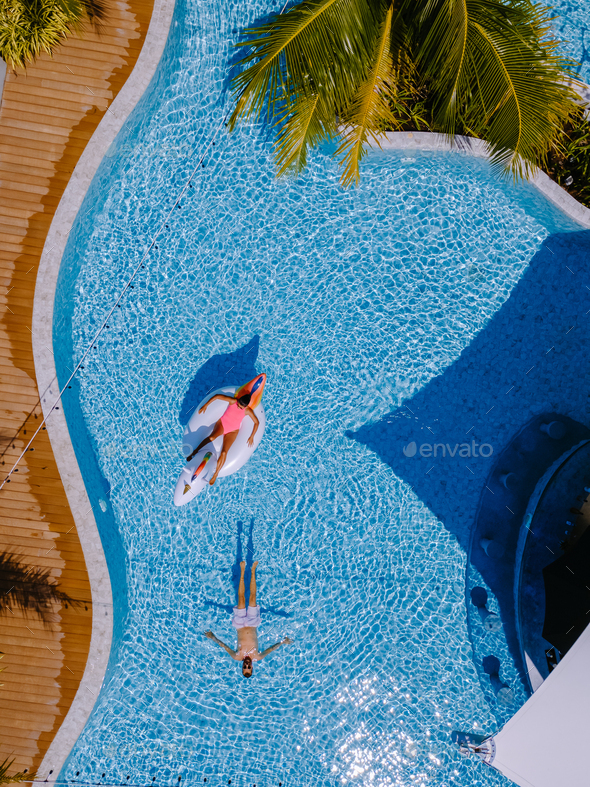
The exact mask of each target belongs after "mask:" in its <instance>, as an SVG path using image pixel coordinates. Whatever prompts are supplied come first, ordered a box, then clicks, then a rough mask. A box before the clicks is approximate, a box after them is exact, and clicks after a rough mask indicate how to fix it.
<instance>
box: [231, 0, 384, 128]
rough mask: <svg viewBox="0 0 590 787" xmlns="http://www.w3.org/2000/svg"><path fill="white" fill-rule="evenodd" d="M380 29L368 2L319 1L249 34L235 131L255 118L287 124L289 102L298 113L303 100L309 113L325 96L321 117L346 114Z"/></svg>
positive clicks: (236, 86)
mask: <svg viewBox="0 0 590 787" xmlns="http://www.w3.org/2000/svg"><path fill="white" fill-rule="evenodd" d="M377 24H378V20H377V19H376V18H375V15H374V13H373V10H372V6H371V4H370V3H368V2H367V1H366V0H314V1H312V2H307V1H306V2H302V3H299V4H298V5H297V6H294V7H293V8H291V9H290V10H289V11H288V12H287V13H286V14H283V15H280V16H278V17H274V18H273V19H271V20H270V21H269V22H266V23H264V24H262V25H260V26H257V27H252V28H249V29H247V30H246V31H245V32H244V40H243V41H241V42H240V43H239V44H237V46H238V47H241V48H242V49H244V55H243V56H242V57H241V58H240V59H239V61H238V64H237V65H238V67H241V68H242V69H243V70H241V71H240V72H239V73H238V74H237V75H236V76H235V77H234V79H233V80H232V88H233V91H234V95H235V97H236V107H235V109H234V111H233V113H232V115H231V117H230V120H229V127H230V129H233V128H234V126H235V125H236V123H237V122H238V120H239V119H242V120H247V119H250V118H252V117H253V118H254V119H256V120H267V121H273V120H274V119H275V118H277V117H281V118H283V120H284V121H285V120H287V117H288V116H287V115H286V112H285V102H287V103H288V104H289V109H290V110H291V111H296V103H297V99H298V98H300V99H301V101H302V103H303V105H304V109H305V107H307V100H308V99H309V97H310V96H319V99H318V104H317V109H316V111H317V112H318V113H320V114H322V113H323V112H328V113H329V114H331V115H332V116H333V115H334V111H335V110H336V112H338V111H342V110H343V109H344V108H345V107H346V106H347V105H348V103H349V101H350V98H351V96H352V95H354V92H355V90H356V87H357V85H358V83H359V81H360V80H361V79H362V78H363V76H364V74H365V71H366V65H365V63H366V62H367V59H368V55H369V54H370V53H371V52H372V49H373V34H374V31H375V29H376V28H377ZM287 87H288V88H289V95H287V94H286V89H287Z"/></svg>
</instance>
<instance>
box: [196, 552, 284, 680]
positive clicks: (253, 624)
mask: <svg viewBox="0 0 590 787" xmlns="http://www.w3.org/2000/svg"><path fill="white" fill-rule="evenodd" d="M257 565H258V561H256V562H255V563H252V577H251V579H250V599H249V601H248V606H247V607H246V587H245V584H244V573H245V571H246V562H245V561H244V560H243V561H242V562H241V563H240V584H239V586H238V606H237V607H234V614H233V618H232V624H233V625H234V626H235V628H236V629H237V632H238V648H237V650H232V649H231V648H230V647H229V646H228V645H226V644H225V642H222V641H221V640H220V639H218V638H217V637H216V636H215V634H214V633H213V632H212V631H206V632H205V636H206V637H208V638H209V639H212V640H213V642H215V643H217V645H219V646H220V647H221V648H223V649H224V650H225V652H226V653H227V654H228V655H229V656H231V657H232V659H234V660H235V661H241V662H242V675H243V676H244V677H245V678H250V677H252V662H254V661H262V659H265V658H266V657H267V656H268V655H269V654H270V653H272V652H273V650H277V649H278V648H280V647H281V645H290V644H291V643H292V642H293V640H292V639H289V637H285V639H283V640H281V641H280V642H277V643H276V644H275V645H271V646H270V648H266V650H263V651H262V653H260V651H259V650H258V631H257V630H256V629H257V628H258V626H259V625H260V622H261V618H260V607H258V606H256V566H257Z"/></svg>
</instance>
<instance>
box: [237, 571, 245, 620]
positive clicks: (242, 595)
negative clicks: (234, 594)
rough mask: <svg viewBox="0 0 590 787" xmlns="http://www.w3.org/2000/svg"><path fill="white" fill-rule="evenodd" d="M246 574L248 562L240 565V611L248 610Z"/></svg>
mask: <svg viewBox="0 0 590 787" xmlns="http://www.w3.org/2000/svg"><path fill="white" fill-rule="evenodd" d="M245 573H246V561H245V560H242V562H241V563H240V584H239V585H238V609H246V585H245V584H244V574H245Z"/></svg>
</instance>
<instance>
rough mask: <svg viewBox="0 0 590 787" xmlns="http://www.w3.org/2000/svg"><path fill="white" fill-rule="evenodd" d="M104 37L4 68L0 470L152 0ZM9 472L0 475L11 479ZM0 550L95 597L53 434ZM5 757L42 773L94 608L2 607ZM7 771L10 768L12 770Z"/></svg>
mask: <svg viewBox="0 0 590 787" xmlns="http://www.w3.org/2000/svg"><path fill="white" fill-rule="evenodd" d="M109 5H110V12H109V18H108V19H107V20H106V22H105V25H104V29H103V31H102V33H101V34H100V35H97V34H95V33H93V32H88V33H87V34H86V35H85V36H84V38H83V39H77V38H75V37H73V38H70V39H69V40H68V41H67V42H66V43H65V44H64V45H63V46H61V47H60V49H59V50H58V51H56V52H55V54H54V57H53V58H50V57H48V56H45V55H44V56H42V57H41V58H39V60H38V61H37V63H36V64H35V65H32V66H30V67H29V68H28V69H27V71H26V73H25V72H19V73H18V74H14V73H11V72H9V73H8V74H7V77H6V83H5V86H4V94H3V97H2V105H1V108H0V454H2V457H1V459H0V463H1V466H0V472H1V471H4V472H5V471H6V470H8V469H9V468H10V467H11V466H12V464H13V461H14V458H15V457H16V456H18V455H19V454H20V452H21V451H22V449H23V448H24V446H25V445H26V442H27V440H28V438H30V436H31V434H32V431H33V429H34V428H35V426H36V424H38V423H39V421H38V420H37V419H38V418H39V416H40V413H41V410H40V407H39V392H38V390H37V383H36V379H35V370H34V365H33V351H32V341H31V337H32V334H31V327H32V326H31V319H32V313H33V295H34V289H35V278H36V274H37V267H38V264H39V259H40V256H41V251H42V248H43V244H44V242H45V237H46V235H47V232H48V229H49V225H50V223H51V220H52V218H53V215H54V213H55V210H56V207H57V205H58V203H59V200H60V198H61V195H62V194H63V191H64V189H65V187H66V185H67V183H68V180H69V177H70V175H71V173H72V171H73V169H74V167H75V165H76V163H77V161H78V159H79V157H80V155H81V153H82V151H83V150H84V147H85V146H86V143H87V142H88V140H89V139H90V137H91V136H92V133H93V132H94V130H95V128H96V127H97V125H98V123H99V122H100V120H101V118H102V117H103V115H104V113H105V112H106V111H107V107H108V106H109V105H110V104H111V102H112V101H113V99H114V98H115V96H116V95H117V93H118V92H119V90H120V89H121V87H122V86H123V84H124V83H125V80H126V79H127V77H128V76H129V74H130V73H131V70H132V69H133V66H134V64H135V61H136V60H137V57H138V55H139V52H140V49H141V47H142V45H143V41H144V38H145V34H146V32H147V28H148V25H149V20H150V16H151V13H152V0H118V1H117V2H114V0H111V3H110V4H109ZM4 472H2V473H1V475H0V477H1V478H4V477H5V475H4ZM0 551H7V552H11V553H14V554H16V555H18V556H19V557H20V558H21V559H22V561H23V562H25V563H27V564H28V565H35V566H47V567H50V568H51V570H52V575H53V576H54V577H55V578H56V579H57V580H58V581H59V584H60V586H61V588H62V589H63V590H65V591H66V592H67V593H69V595H70V596H72V597H75V598H77V599H82V600H84V601H85V602H90V587H89V583H88V576H87V572H86V564H85V561H84V556H83V553H82V549H81V546H80V542H79V539H78V535H77V532H76V527H75V525H74V520H73V518H72V514H71V512H70V509H69V506H68V501H67V498H66V495H65V492H64V489H63V486H62V483H61V480H60V477H59V473H58V470H57V466H56V463H55V459H54V457H53V453H52V450H51V445H50V443H49V439H48V437H47V432H46V431H42V432H41V433H40V435H39V437H38V438H37V439H36V441H35V443H34V451H33V452H30V453H28V454H27V457H26V461H23V462H21V464H20V466H19V468H18V473H16V474H14V475H13V477H12V480H11V482H10V483H9V484H7V485H6V486H5V487H4V489H3V490H2V491H1V492H0ZM0 615H1V617H0V651H1V652H2V653H4V654H5V655H4V657H3V658H2V660H1V661H0V668H4V672H2V674H0V684H2V686H1V687H0V760H2V759H4V757H6V756H10V757H14V758H15V763H14V768H15V769H18V770H24V769H25V768H27V769H29V770H34V769H36V768H38V766H39V765H40V763H41V760H42V758H43V755H44V754H45V752H46V751H47V748H48V747H49V744H50V743H51V741H52V739H53V737H54V735H55V733H56V732H57V730H58V728H59V726H60V724H61V722H62V721H63V719H64V716H65V714H66V713H67V711H68V709H69V707H70V704H71V702H72V699H73V697H74V695H75V693H76V691H77V689H78V686H79V684H80V679H81V677H82V674H83V671H84V667H85V664H86V659H87V655H88V648H89V644H90V633H91V625H92V609H91V605H90V603H85V605H84V606H82V607H81V608H79V609H72V608H71V607H70V608H68V609H65V608H61V609H59V610H57V612H56V618H55V623H54V624H53V625H52V626H51V627H50V628H48V627H44V626H43V624H42V623H41V622H40V621H39V620H37V619H35V618H32V617H29V618H28V619H27V618H25V617H23V615H21V614H19V612H18V611H17V610H16V609H11V604H10V594H8V596H6V598H5V599H2V609H1V610H0ZM11 772H12V771H11Z"/></svg>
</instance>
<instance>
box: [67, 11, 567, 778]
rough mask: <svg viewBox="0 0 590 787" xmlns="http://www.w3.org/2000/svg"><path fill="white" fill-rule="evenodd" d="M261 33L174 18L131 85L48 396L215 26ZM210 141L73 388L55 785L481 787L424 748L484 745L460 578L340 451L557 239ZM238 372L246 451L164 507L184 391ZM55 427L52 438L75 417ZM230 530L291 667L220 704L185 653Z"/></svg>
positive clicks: (413, 160)
mask: <svg viewBox="0 0 590 787" xmlns="http://www.w3.org/2000/svg"><path fill="white" fill-rule="evenodd" d="M262 10H263V6H262V4H260V5H258V6H253V5H250V6H248V7H245V6H238V5H237V4H233V3H228V4H227V5H224V6H219V7H217V6H216V7H214V8H213V7H209V6H208V5H207V4H206V3H203V2H200V3H195V4H193V5H191V6H190V8H189V7H187V6H186V5H185V4H184V3H183V2H180V3H179V5H178V7H177V9H176V11H175V20H174V22H173V28H172V32H171V38H170V41H169V44H168V48H167V51H166V54H165V56H164V60H163V62H162V64H161V66H160V68H159V71H158V74H157V76H156V78H155V80H154V82H153V84H152V86H151V88H150V91H149V92H148V94H147V95H146V96H145V97H144V99H143V100H142V102H141V105H140V107H139V108H138V110H137V111H136V112H135V113H134V115H133V116H132V117H131V118H130V120H129V122H128V123H127V125H126V127H125V130H124V131H123V132H122V134H121V135H120V136H119V138H118V139H117V140H116V142H115V143H114V144H113V146H112V147H111V149H110V151H109V154H108V156H107V158H106V159H105V161H104V163H103V165H102V167H101V170H100V172H99V174H98V176H97V178H96V179H95V181H94V182H93V184H92V186H91V190H90V192H89V194H88V196H87V199H86V203H85V207H84V209H83V210H82V211H81V214H80V218H79V220H78V222H77V225H76V227H75V230H74V232H73V233H72V234H71V237H70V242H69V244H68V247H67V251H66V256H65V258H64V262H63V265H62V270H61V273H60V284H59V289H58V294H57V299H56V314H55V322H54V330H55V351H56V362H57V366H58V371H59V373H60V375H61V376H62V378H63V377H64V376H65V374H66V368H65V367H66V366H67V365H69V366H71V360H72V358H73V359H74V360H75V359H77V358H78V357H79V355H80V353H81V351H82V349H83V348H85V347H86V345H87V343H88V341H89V340H90V338H91V336H92V334H93V332H94V330H95V329H96V326H97V325H98V324H99V321H100V319H101V315H102V314H103V313H104V311H105V310H106V308H107V306H108V305H110V303H111V302H112V301H113V300H114V297H115V295H116V294H118V292H119V290H120V289H121V283H122V282H124V281H126V278H127V274H128V273H130V271H131V269H132V268H133V267H134V265H135V264H137V261H138V259H139V255H140V254H141V251H142V250H143V248H144V247H145V245H146V242H147V239H148V238H149V237H150V236H151V234H152V232H153V230H154V228H155V227H157V226H158V224H159V222H160V220H161V219H162V217H163V216H164V215H165V213H166V211H167V208H168V207H169V206H170V205H171V204H172V202H173V200H174V197H175V195H176V193H177V191H178V190H179V188H180V186H181V185H183V184H184V180H185V178H186V176H187V174H188V172H189V171H190V170H191V169H192V167H193V165H194V164H193V162H194V158H193V157H192V156H191V154H192V152H193V151H201V150H203V149H204V147H205V146H206V144H207V143H208V142H210V141H211V140H212V138H213V135H214V129H215V128H216V127H217V126H218V124H219V123H220V121H221V120H222V118H223V115H224V107H223V106H221V105H220V102H219V94H220V92H221V91H222V88H223V80H224V76H225V70H224V69H225V63H226V60H227V53H228V42H229V40H230V39H231V37H232V31H234V30H236V29H237V28H238V27H240V26H241V25H243V24H244V23H245V21H246V20H247V19H251V18H253V17H254V16H255V15H256V14H257V13H260V12H261V11H262ZM215 142H216V144H215V147H214V152H213V153H212V154H211V155H210V156H209V157H208V158H207V160H206V162H205V164H206V166H205V167H204V168H203V169H202V170H201V172H200V174H199V176H198V177H197V178H196V179H195V182H194V188H193V189H192V190H191V191H190V192H189V196H187V198H186V199H184V200H183V202H182V204H181V207H180V208H179V210H177V211H176V218H175V219H174V220H173V221H171V222H170V226H169V228H168V230H167V234H166V235H165V237H163V238H162V240H161V242H159V243H158V248H157V249H156V250H155V252H154V254H153V255H152V256H151V257H150V259H149V262H148V264H147V265H146V269H145V271H142V275H141V276H140V278H139V280H138V281H137V283H136V286H135V288H134V289H133V290H132V291H130V293H129V295H128V297H127V298H126V301H125V303H124V305H123V308H122V309H121V310H120V313H118V314H117V315H116V317H114V319H113V321H112V322H111V324H110V328H109V330H108V331H107V332H106V333H105V334H104V336H103V337H102V338H101V340H100V342H99V343H98V345H97V349H96V350H94V351H93V354H92V357H91V360H90V361H89V362H88V363H87V364H85V368H84V370H83V372H82V374H81V376H80V379H79V385H80V388H79V397H80V407H81V411H82V413H83V416H84V420H85V428H86V429H87V430H88V431H89V433H90V437H91V440H92V442H93V444H94V446H95V449H96V453H97V457H98V464H99V466H100V470H101V473H102V475H103V477H104V479H106V482H105V483H103V482H101V480H100V479H96V478H91V476H90V473H91V470H88V471H87V475H86V480H87V484H88V488H89V493H90V495H91V499H93V502H94V500H96V501H98V499H100V500H102V501H103V505H104V507H105V508H106V509H107V510H106V512H104V517H105V519H104V522H105V525H104V529H103V531H102V535H103V541H104V544H105V551H106V553H107V559H108V561H109V568H110V570H111V576H112V580H113V584H114V592H115V598H116V602H117V604H116V621H117V628H116V632H115V638H114V642H113V649H112V653H111V661H110V665H109V670H108V673H107V679H106V681H105V686H104V689H103V691H102V693H101V695H100V697H99V699H98V701H97V704H96V706H95V709H94V711H93V714H92V716H91V719H90V721H89V723H88V725H87V727H86V729H85V730H84V732H83V734H82V736H81V738H80V740H79V741H78V743H77V745H76V747H75V748H74V750H73V752H72V754H71V756H70V758H69V760H68V763H67V764H66V766H65V768H64V771H63V773H62V777H63V778H65V779H67V780H68V781H83V782H99V781H103V782H108V783H110V784H125V783H127V782H129V783H130V784H134V785H140V784H149V783H151V781H152V779H154V778H155V779H156V783H158V784H166V785H173V784H175V783H177V780H178V776H179V775H180V776H181V777H182V781H183V783H190V784H192V783H195V784H197V783H203V779H204V778H208V780H209V783H221V778H222V777H223V778H224V782H223V783H227V780H228V779H231V780H232V784H234V785H236V784H238V785H242V784H243V785H247V784H253V783H255V784H257V785H266V784H268V785H270V784H278V783H279V781H280V782H282V783H283V784H288V785H304V784H310V783H313V784H317V785H335V784H343V783H354V784H366V783H367V782H370V783H374V784H376V785H387V784H399V785H406V784H407V785H410V784H417V785H420V784H433V785H443V784H459V785H471V784H473V785H477V784H482V785H483V784H486V785H493V784H503V783H505V780H503V778H502V777H500V776H499V775H498V774H495V773H494V772H492V771H489V770H484V769H483V768H482V767H481V766H479V764H478V763H476V762H470V761H465V760H462V759H461V758H460V756H459V755H458V754H457V752H456V751H455V749H454V747H453V746H452V744H451V742H450V730H451V729H454V728H469V729H472V728H474V727H476V725H482V726H483V728H484V730H485V731H486V732H492V731H494V730H495V729H496V728H497V724H498V721H497V718H496V717H495V715H494V712H493V707H492V706H491V705H490V704H488V702H487V700H486V698H485V697H484V694H483V692H482V691H481V687H480V684H479V679H478V676H477V673H476V670H475V667H474V665H473V661H472V649H471V644H470V642H469V639H468V636H467V628H466V620H465V606H464V604H465V601H464V588H465V554H464V552H463V550H462V549H461V548H460V546H459V545H458V543H457V541H456V539H455V538H454V537H452V536H451V535H450V534H449V533H448V532H447V530H446V529H445V528H444V527H443V525H442V524H441V523H440V522H439V521H438V520H437V519H436V518H435V517H434V515H433V514H432V513H431V512H430V511H429V510H428V509H427V508H426V507H425V506H424V504H423V503H421V502H420V500H419V499H418V498H417V497H416V495H415V494H414V493H413V492H412V491H411V490H410V488H409V486H408V485H407V484H405V483H404V482H403V481H401V480H400V479H399V478H398V477H397V476H396V475H395V474H394V473H393V472H392V471H391V469H390V468H389V467H388V466H387V465H385V464H384V463H383V462H382V461H381V460H380V459H379V457H378V456H377V455H376V454H375V453H373V452H371V451H369V450H368V449H366V448H365V447H363V446H361V445H359V444H358V443H356V442H355V441H353V440H351V439H350V437H348V436H347V434H346V433H347V432H349V431H354V430H356V429H358V428H359V427H361V426H362V425H364V424H366V423H368V422H375V421H377V420H378V419H379V418H380V417H381V416H383V415H384V414H386V413H387V412H389V411H390V410H391V409H392V407H396V406H398V405H401V404H402V403H403V402H404V401H407V400H408V398H409V397H410V396H412V394H414V393H415V392H416V391H418V390H420V389H421V388H422V387H423V386H424V385H425V384H426V383H427V382H428V380H430V379H431V378H432V377H434V376H435V375H437V374H439V373H440V372H441V371H443V370H444V369H445V368H446V367H448V366H449V364H451V363H452V362H453V361H454V360H455V359H456V358H457V357H458V356H459V354H460V353H461V351H462V350H463V349H464V348H465V347H467V346H468V345H469V343H470V341H471V339H472V338H473V337H474V336H475V335H476V334H477V332H478V331H480V330H481V329H482V328H483V327H484V326H485V325H486V323H487V321H488V320H489V319H490V317H491V316H492V315H493V314H494V313H495V312H496V311H497V310H498V309H499V308H500V307H501V305H502V304H503V303H504V302H505V300H506V299H507V298H508V296H509V294H510V292H511V291H512V289H513V288H514V286H515V285H516V283H517V282H518V281H519V280H520V278H521V276H522V274H523V272H524V271H525V269H526V266H527V264H528V263H529V261H530V260H531V258H532V257H533V255H534V254H535V253H536V252H537V250H538V249H539V247H540V246H541V244H542V242H543V240H544V239H545V238H546V237H547V236H548V235H549V234H550V233H555V232H557V231H570V230H572V229H573V225H571V224H570V223H569V222H568V221H566V220H565V219H563V218H562V217H561V216H560V215H559V214H558V213H557V211H555V210H553V209H552V208H551V207H549V206H547V205H545V203H544V202H543V200H542V199H541V198H539V197H538V196H537V195H536V194H535V192H534V191H533V190H532V189H530V188H528V187H525V186H519V187H513V186H511V185H508V184H505V183H502V182H500V181H498V180H497V179H496V178H495V177H494V176H493V175H492V174H491V173H490V171H489V168H488V167H487V165H486V164H485V163H484V162H481V161H476V160H472V159H464V158H462V157H460V156H456V155H455V156H452V155H445V154H438V155H419V154H407V153H402V152H400V153H389V154H387V155H375V156H373V157H371V159H370V160H369V161H368V163H367V165H366V166H365V168H364V178H363V182H362V184H361V186H360V188H358V189H357V190H354V191H350V192H342V191H341V190H340V188H339V186H338V173H337V172H336V171H335V169H334V167H333V165H332V164H331V162H330V160H329V156H328V152H326V151H324V152H323V153H320V154H318V155H317V156H315V157H314V158H313V161H312V163H311V166H310V169H309V172H308V173H307V174H305V175H304V176H303V177H302V178H301V179H300V180H298V181H296V182H289V181H282V182H280V183H277V182H275V181H274V179H273V173H272V162H271V159H270V155H269V146H268V144H266V143H265V142H264V140H261V139H260V138H259V136H258V134H257V133H254V132H252V133H250V132H248V131H242V132H240V134H239V135H236V136H235V137H231V138H230V137H228V136H227V135H226V134H225V132H222V133H221V134H220V135H219V136H217V137H216V139H215ZM254 369H255V370H257V371H265V372H267V374H268V376H269V380H268V383H267V389H266V392H265V399H264V402H265V407H266V412H267V419H268V427H267V432H266V435H265V438H264V441H263V443H262V445H261V447H260V449H259V451H258V452H257V453H256V455H255V456H254V458H253V460H252V461H251V462H250V463H249V464H248V466H247V467H246V468H245V469H244V470H243V471H242V472H240V473H238V474H237V475H235V476H232V477H231V478H229V479H225V480H223V481H222V482H220V483H219V485H218V486H217V487H216V488H214V489H213V490H212V491H211V492H210V493H208V494H207V495H206V496H205V495H203V496H202V497H201V498H200V499H199V500H197V501H196V503H195V504H194V505H191V506H187V507H186V508H182V509H176V508H174V506H173V505H172V490H173V487H174V483H175V480H176V477H177V475H178V473H179V472H180V469H181V467H182V457H181V454H180V447H181V436H182V429H183V426H182V424H183V423H184V422H186V420H188V412H187V411H188V410H190V407H191V406H192V405H194V404H196V400H197V399H198V398H199V397H198V395H200V394H202V393H204V392H205V391H206V390H207V388H208V387H209V386H210V384H212V383H213V382H216V381H217V382H219V381H223V382H226V383H241V382H244V381H245V380H246V379H248V378H249V377H252V376H253V374H254V372H253V370H254ZM251 372H252V373H251ZM73 392H74V393H76V394H77V393H78V391H77V389H73ZM64 408H65V410H66V415H67V417H68V420H69V423H70V424H74V426H75V427H79V426H80V424H79V422H78V420H77V419H78V415H77V403H76V400H75V398H72V399H67V398H66V399H65V400H64ZM73 431H74V432H76V428H74V429H73ZM80 439H81V438H80ZM75 442H76V441H75ZM75 447H76V446H75ZM78 448H79V446H78ZM107 492H108V494H107ZM98 516H99V523H100V521H101V520H100V517H101V516H102V515H101V514H98ZM109 517H110V519H111V520H112V522H113V523H114V528H113V529H112V530H108V526H109V523H108V521H107V518H109ZM240 523H241V524H240ZM250 534H251V543H252V544H253V547H254V550H255V556H256V557H257V558H258V559H259V560H260V574H259V598H260V602H261V605H262V607H263V609H264V608H267V610H268V611H267V612H264V619H263V625H262V627H261V641H262V643H263V644H264V645H266V644H271V643H272V642H274V641H276V640H277V639H280V638H281V637H282V636H284V635H286V634H288V635H289V636H291V637H292V638H293V640H294V641H295V642H294V644H293V645H292V646H290V647H289V648H286V649H285V650H284V651H283V652H279V653H276V654H273V655H272V656H271V657H269V659H268V661H265V662H264V663H263V664H262V665H256V667H255V676H254V678H253V679H252V680H251V681H245V680H243V679H242V678H241V676H240V674H239V669H238V667H237V666H236V665H235V664H234V663H233V662H231V661H229V660H228V659H227V657H225V656H224V654H223V653H222V652H221V651H220V650H219V649H216V648H215V647H214V646H213V645H212V644H211V643H210V642H209V641H207V640H206V639H205V638H204V637H203V636H202V632H203V631H204V630H205V629H208V628H212V629H213V630H214V631H215V633H216V634H217V635H218V636H220V637H221V638H223V639H225V640H226V641H229V642H231V637H232V630H231V626H230V624H229V614H228V611H227V609H225V608H224V607H230V606H231V605H232V604H233V585H232V566H233V564H234V562H235V560H236V552H237V537H238V535H240V537H241V543H242V550H243V552H244V553H246V551H247V545H248V540H249V538H250ZM505 677H508V678H509V679H511V680H512V681H513V683H514V684H515V685H514V688H515V690H516V694H517V702H522V701H523V700H524V693H523V692H522V691H521V690H519V688H518V685H517V682H515V681H516V676H515V674H514V673H512V674H508V675H505ZM519 691H520V693H519ZM103 773H105V774H106V776H105V777H104V778H103V777H102V774H103ZM128 776H129V779H127V777H128ZM213 776H215V780H213V779H212V777H213Z"/></svg>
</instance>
